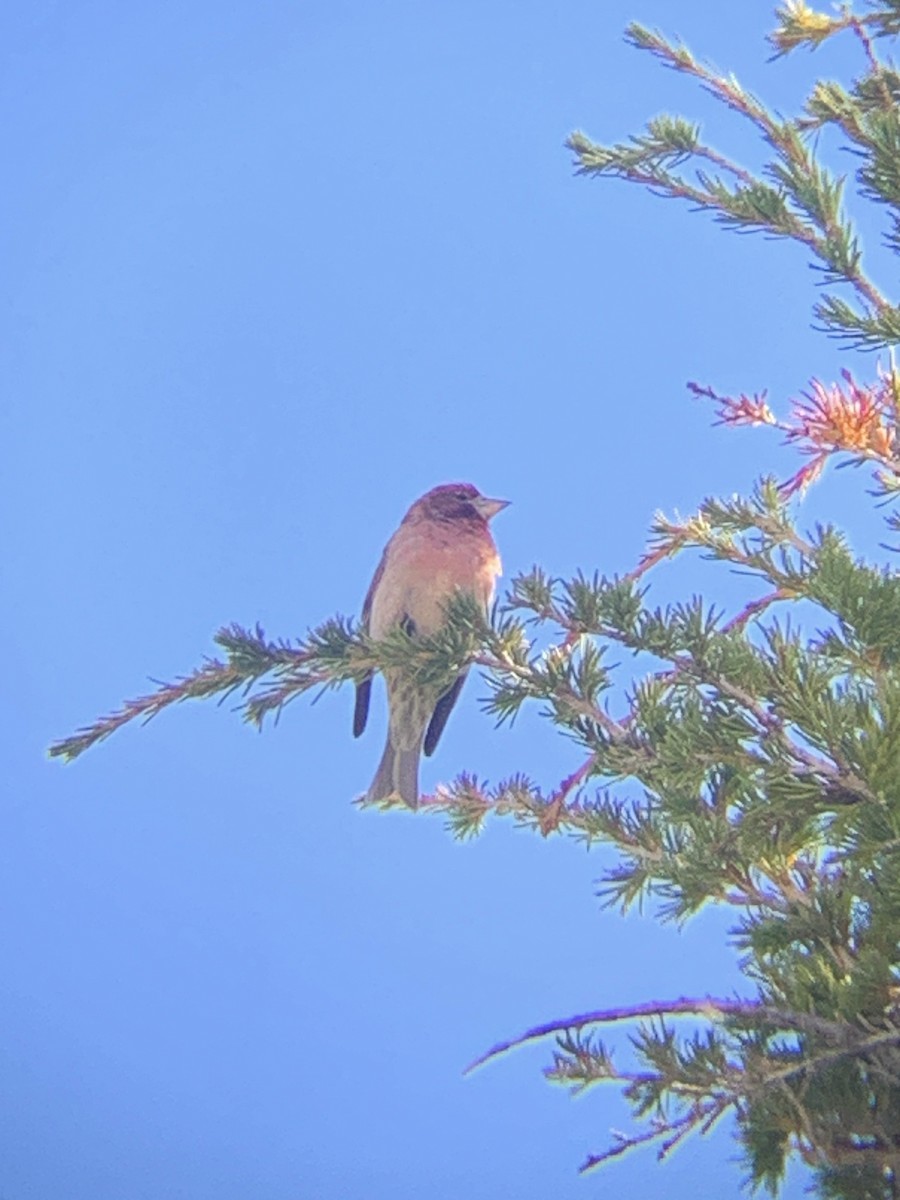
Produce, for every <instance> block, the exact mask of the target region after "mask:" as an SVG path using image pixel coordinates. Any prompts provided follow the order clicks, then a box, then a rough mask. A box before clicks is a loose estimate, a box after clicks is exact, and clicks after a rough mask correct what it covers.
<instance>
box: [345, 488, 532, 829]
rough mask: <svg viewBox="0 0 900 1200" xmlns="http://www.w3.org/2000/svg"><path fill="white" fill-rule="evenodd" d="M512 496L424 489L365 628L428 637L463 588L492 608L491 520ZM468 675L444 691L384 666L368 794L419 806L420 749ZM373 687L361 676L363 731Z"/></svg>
mask: <svg viewBox="0 0 900 1200" xmlns="http://www.w3.org/2000/svg"><path fill="white" fill-rule="evenodd" d="M507 503H508V501H506V500H489V499H488V498H487V497H485V496H482V495H481V493H480V492H479V491H478V489H477V488H475V487H473V486H472V484H470V483H445V484H442V485H441V486H440V487H436V488H432V489H431V491H430V492H426V493H425V495H424V496H422V497H420V498H419V499H418V500H417V501H416V502H415V504H413V505H412V507H411V508H410V510H409V512H407V514H406V516H405V517H404V518H403V520H402V521H401V522H400V527H399V529H398V530H397V532H396V533H395V534H394V536H393V537H392V538H391V540H390V541H389V542H388V544H387V546H385V549H384V553H383V554H382V556H381V562H380V563H379V564H378V568H377V570H376V571H375V575H374V578H373V579H372V583H371V586H370V587H369V591H368V594H367V595H366V599H365V602H364V604H363V613H362V624H363V628H364V629H366V630H367V631H368V633H370V634H371V636H372V637H373V638H375V639H376V640H378V639H381V638H384V637H385V636H386V635H387V634H388V633H390V631H391V630H392V629H395V628H397V627H398V626H399V627H402V628H405V629H406V630H407V632H408V633H409V634H410V635H411V636H413V637H429V636H431V635H432V634H434V633H437V632H438V630H439V629H440V628H441V626H442V625H443V624H444V622H445V620H446V612H445V609H446V604H447V601H448V600H449V599H450V597H451V596H452V595H453V594H454V593H455V592H457V591H461V592H468V593H469V594H470V595H472V596H474V597H475V599H476V600H478V601H479V603H480V604H481V605H482V606H483V607H484V609H485V611H487V609H488V607H489V606H490V603H491V600H492V599H493V595H494V585H495V581H496V579H497V576H498V575H499V574H500V569H501V568H500V556H499V554H498V553H497V547H496V546H495V545H494V539H493V538H492V537H491V532H490V529H489V528H488V522H489V521H490V520H491V518H492V517H494V516H496V514H497V513H498V512H500V510H501V509H503V508H505V507H506V505H507ZM465 677H466V673H465V672H462V673H461V674H460V675H459V676H458V677H457V678H456V679H455V680H454V681H453V683H452V684H451V685H450V687H449V688H445V689H444V690H443V692H441V691H438V690H436V689H431V688H428V687H424V686H423V685H422V684H420V683H419V682H417V681H416V680H414V679H411V678H410V677H409V675H408V674H404V672H403V671H402V670H400V669H391V670H390V671H386V672H385V682H386V685H387V696H388V709H389V713H390V718H389V723H388V735H387V744H386V745H385V748H384V754H383V755H382V758H381V763H380V764H379V767H378V770H377V771H376V773H375V778H374V779H373V781H372V784H371V786H370V787H369V790H368V792H367V793H366V799H367V800H383V799H385V798H387V797H388V796H392V795H399V796H400V797H402V799H403V800H405V801H406V803H407V804H408V805H410V807H412V808H415V807H416V805H417V804H418V800H419V757H420V755H421V753H422V751H423V749H424V752H425V754H431V753H432V752H433V750H434V748H435V746H436V745H437V742H438V739H439V737H440V735H441V732H442V730H443V728H444V725H445V723H446V721H447V717H448V716H449V715H450V710H451V709H452V707H453V705H454V704H455V703H456V700H457V697H458V696H459V693H460V691H461V689H462V685H463V682H464V680H465ZM371 687H372V680H371V675H370V676H368V677H367V678H366V679H364V680H362V681H361V682H360V683H358V684H357V688H356V709H355V712H354V717H353V733H354V736H356V737H359V735H360V734H361V733H362V731H363V729H365V725H366V718H367V716H368V711H369V696H370V692H371Z"/></svg>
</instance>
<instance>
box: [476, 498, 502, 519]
mask: <svg viewBox="0 0 900 1200" xmlns="http://www.w3.org/2000/svg"><path fill="white" fill-rule="evenodd" d="M472 503H473V504H474V505H475V507H476V508H477V509H478V511H479V512H480V513H481V515H482V516H483V517H484V519H485V520H486V521H490V519H491V517H496V515H497V513H498V512H501V511H502V510H503V509H504V508H506V506H507V505H508V504H509V501H508V500H490V499H488V497H487V496H479V497H478V499H477V500H473V501H472Z"/></svg>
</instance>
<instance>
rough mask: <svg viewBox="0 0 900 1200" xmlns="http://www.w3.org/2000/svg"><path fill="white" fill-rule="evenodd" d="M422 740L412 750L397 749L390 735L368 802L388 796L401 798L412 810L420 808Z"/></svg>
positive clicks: (367, 795)
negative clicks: (420, 755)
mask: <svg viewBox="0 0 900 1200" xmlns="http://www.w3.org/2000/svg"><path fill="white" fill-rule="evenodd" d="M421 748H422V746H421V739H420V740H419V744H418V745H416V746H413V747H412V749H409V750H403V749H395V747H394V745H393V744H392V742H391V735H390V733H388V737H387V742H386V743H385V747H384V754H382V756H381V762H380V763H379V764H378V770H377V771H376V772H375V778H374V779H373V780H372V783H371V785H370V787H369V790H368V792H366V800H368V801H370V802H372V801H376V800H386V799H387V798H388V796H399V797H400V798H401V800H403V801H404V802H405V803H406V804H408V805H409V807H410V808H418V806H419V754H420V753H421Z"/></svg>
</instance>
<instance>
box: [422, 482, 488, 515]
mask: <svg viewBox="0 0 900 1200" xmlns="http://www.w3.org/2000/svg"><path fill="white" fill-rule="evenodd" d="M507 504H509V501H508V500H491V499H489V498H488V497H487V496H482V494H481V492H479V490H478V488H477V487H475V486H474V485H473V484H471V483H442V484H441V485H440V486H439V487H435V488H432V489H431V491H430V492H426V493H425V495H424V496H422V497H421V498H420V499H418V500H417V501H416V502H415V504H414V505H413V506H412V508H411V509H410V510H409V514H408V515H409V516H410V517H425V518H427V519H429V520H432V521H471V520H481V521H490V519H491V518H492V517H495V516H496V515H497V513H498V512H500V511H501V509H504V508H506V506H507Z"/></svg>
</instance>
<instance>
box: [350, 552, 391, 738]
mask: <svg viewBox="0 0 900 1200" xmlns="http://www.w3.org/2000/svg"><path fill="white" fill-rule="evenodd" d="M386 561H387V547H385V550H384V553H383V554H382V556H381V562H380V563H379V564H378V566H377V567H376V568H375V574H374V575H373V576H372V582H371V583H370V584H369V590H368V591H367V592H366V598H365V600H364V601H363V607H362V620H361V621H360V628H361V629H362V631H363V633H368V632H369V618H370V617H371V615H372V600H373V598H374V596H375V592H376V590H377V588H378V585H379V583H381V577H382V575H383V574H384V564H385V562H386ZM371 695H372V672H371V671H369V673H368V674H367V675H364V676H363V678H362V679H360V680H359V681H358V682H357V684H356V704H355V705H354V707H353V736H354V737H359V735H360V734H361V733H362V731H363V730H364V729H365V727H366V721H367V720H368V719H369V698H370V696H371Z"/></svg>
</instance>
